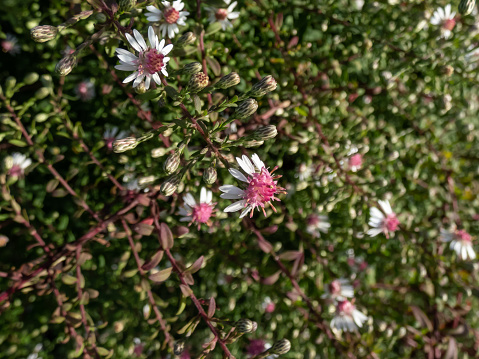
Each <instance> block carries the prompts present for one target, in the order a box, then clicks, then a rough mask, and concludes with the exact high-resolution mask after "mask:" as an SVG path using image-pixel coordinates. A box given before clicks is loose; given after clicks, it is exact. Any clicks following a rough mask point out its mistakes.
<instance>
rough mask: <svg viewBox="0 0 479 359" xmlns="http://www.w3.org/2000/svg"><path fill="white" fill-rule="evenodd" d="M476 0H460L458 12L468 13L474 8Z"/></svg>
mask: <svg viewBox="0 0 479 359" xmlns="http://www.w3.org/2000/svg"><path fill="white" fill-rule="evenodd" d="M475 5H476V0H461V2H460V3H459V14H461V15H469V14H470V13H472V11H473V10H474V6H475Z"/></svg>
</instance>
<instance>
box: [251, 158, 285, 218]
mask: <svg viewBox="0 0 479 359" xmlns="http://www.w3.org/2000/svg"><path fill="white" fill-rule="evenodd" d="M274 170H276V168H275V169H274ZM274 170H273V172H274ZM279 177H281V176H274V177H273V176H271V173H270V172H269V171H268V170H267V169H266V168H264V167H263V168H262V169H261V172H260V173H253V174H252V175H250V177H249V178H248V181H249V185H248V188H247V189H246V190H245V196H244V199H245V200H246V206H248V205H249V206H251V207H253V210H254V209H255V208H256V207H261V208H263V212H264V206H265V204H266V203H269V204H271V201H274V200H278V199H277V198H276V197H275V196H274V195H275V194H277V193H283V192H284V190H283V188H281V187H278V186H277V183H278V181H275V179H276V178H279ZM273 209H274V207H273ZM251 215H253V211H251Z"/></svg>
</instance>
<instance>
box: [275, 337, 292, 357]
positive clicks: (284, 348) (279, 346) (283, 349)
mask: <svg viewBox="0 0 479 359" xmlns="http://www.w3.org/2000/svg"><path fill="white" fill-rule="evenodd" d="M290 349H291V342H290V341H289V340H288V339H281V340H278V341H277V342H276V343H274V345H273V346H272V347H271V349H270V352H271V354H276V355H282V354H286V353H287V352H289V351H290Z"/></svg>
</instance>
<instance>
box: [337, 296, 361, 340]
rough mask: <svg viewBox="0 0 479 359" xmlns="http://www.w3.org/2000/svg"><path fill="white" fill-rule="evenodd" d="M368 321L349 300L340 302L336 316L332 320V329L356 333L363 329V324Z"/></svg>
mask: <svg viewBox="0 0 479 359" xmlns="http://www.w3.org/2000/svg"><path fill="white" fill-rule="evenodd" d="M367 319H368V317H367V316H365V315H364V314H363V313H361V312H360V311H359V310H357V309H356V307H355V306H354V304H353V303H351V302H350V301H349V300H345V301H343V302H339V303H338V304H337V306H336V316H335V317H334V318H333V320H331V328H335V329H338V330H344V331H346V332H354V331H355V330H357V329H358V327H359V328H362V326H363V323H364V322H365V321H366V320H367Z"/></svg>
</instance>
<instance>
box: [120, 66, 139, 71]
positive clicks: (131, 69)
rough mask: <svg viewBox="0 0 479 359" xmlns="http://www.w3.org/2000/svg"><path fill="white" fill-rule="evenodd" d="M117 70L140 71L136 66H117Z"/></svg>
mask: <svg viewBox="0 0 479 359" xmlns="http://www.w3.org/2000/svg"><path fill="white" fill-rule="evenodd" d="M115 69H117V70H120V71H136V70H137V69H138V66H135V65H121V64H120V65H116V66H115Z"/></svg>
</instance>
